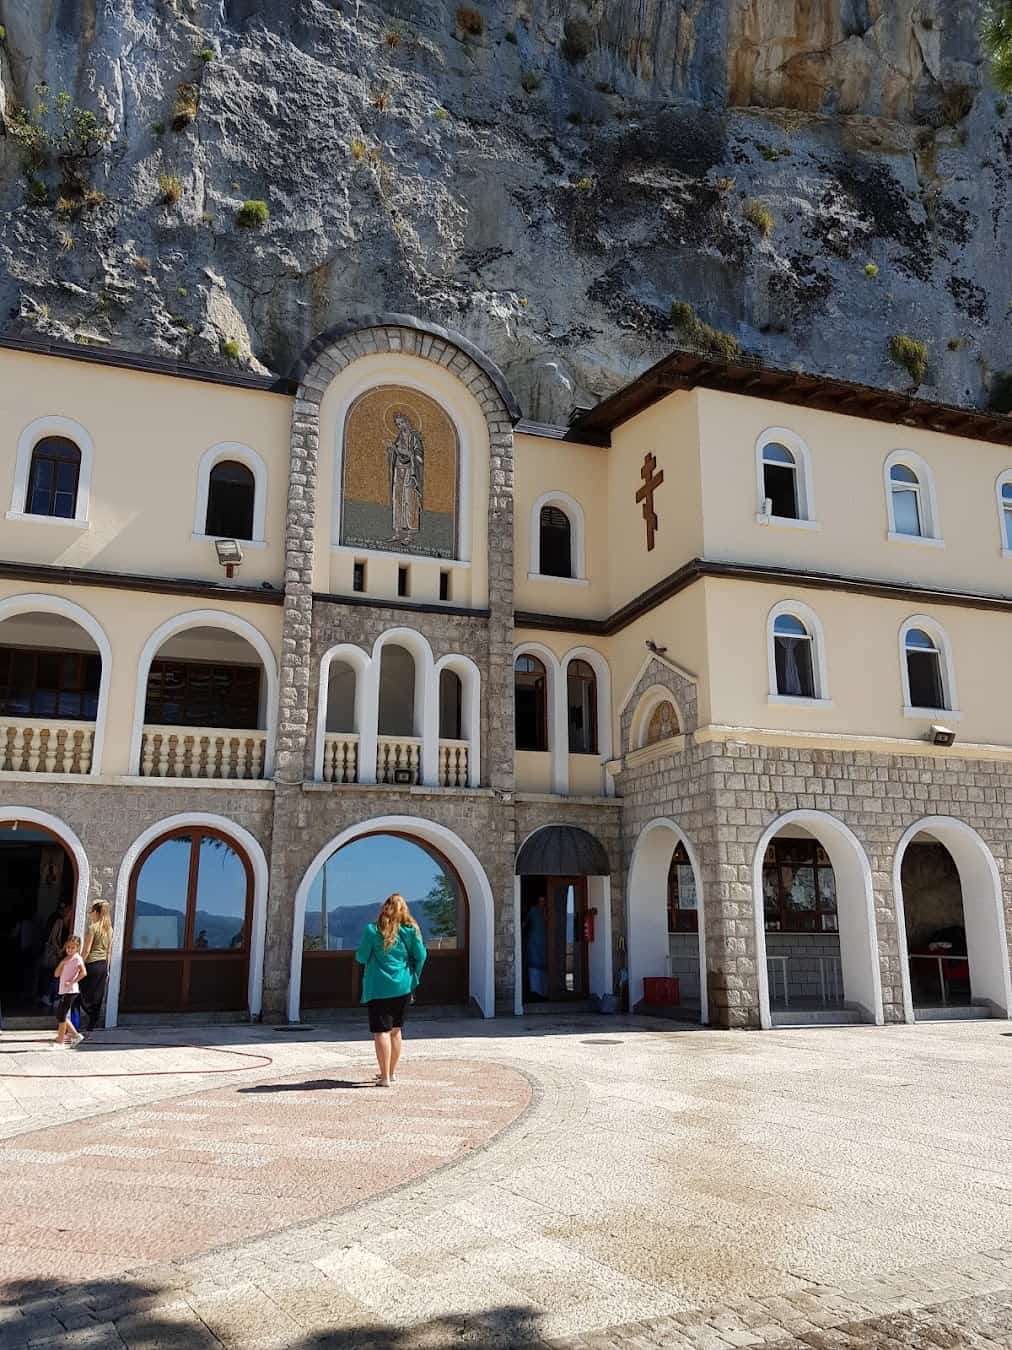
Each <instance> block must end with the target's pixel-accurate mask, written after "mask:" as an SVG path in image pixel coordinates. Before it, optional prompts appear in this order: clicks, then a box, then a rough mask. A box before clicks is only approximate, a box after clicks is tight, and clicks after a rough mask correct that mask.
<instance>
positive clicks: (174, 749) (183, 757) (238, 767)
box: [141, 726, 267, 778]
mask: <svg viewBox="0 0 1012 1350" xmlns="http://www.w3.org/2000/svg"><path fill="white" fill-rule="evenodd" d="M266 745H267V732H266V731H239V730H233V729H232V728H231V727H153V726H146V727H145V728H144V734H143V736H142V738H141V775H142V776H143V777H144V778H262V777H263V773H264V750H265V748H266Z"/></svg>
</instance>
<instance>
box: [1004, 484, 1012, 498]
mask: <svg viewBox="0 0 1012 1350" xmlns="http://www.w3.org/2000/svg"><path fill="white" fill-rule="evenodd" d="M1001 496H1002V501H1006V502H1012V483H1002V485H1001Z"/></svg>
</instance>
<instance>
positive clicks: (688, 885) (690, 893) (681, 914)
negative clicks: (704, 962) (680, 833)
mask: <svg viewBox="0 0 1012 1350" xmlns="http://www.w3.org/2000/svg"><path fill="white" fill-rule="evenodd" d="M668 932H669V933H698V932H699V901H698V898H697V896H696V874H695V873H694V872H693V870H692V863H690V862H689V855H688V853H686V851H685V845H684V844H682V843H679V845H678V847H677V848H676V849H675V851H674V853H673V854H672V855H671V865H670V866H669V868H668Z"/></svg>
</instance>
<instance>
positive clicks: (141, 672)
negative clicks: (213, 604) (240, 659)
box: [129, 609, 278, 783]
mask: <svg viewBox="0 0 1012 1350" xmlns="http://www.w3.org/2000/svg"><path fill="white" fill-rule="evenodd" d="M190 628H224V629H226V630H227V631H228V632H230V633H235V634H236V636H237V637H241V638H245V639H246V641H247V642H248V643H249V645H250V646H251V647H252V648H253V650H254V651H255V652H256V654H257V656H259V658H260V664H261V666H262V668H263V672H264V682H265V684H266V686H267V687H266V690H265V694H264V698H263V717H262V719H261V720H262V721H263V724H264V725H263V730H265V731H266V732H267V739H266V743H265V746H264V769H263V773H264V779H265V780H267V779H269V778H270V777H271V775H272V773H273V772H274V742H275V738H276V735H277V726H278V663H277V659H276V658H275V655H274V652H273V650H272V648H271V645H270V643H269V642H268V641H267V639H266V638H265V637H264V635H263V633H261V632H260V630H259V629H258V628H254V627H253V625H252V624H251V623H248V622H247V621H246V620H245V619H241V618H239V616H238V615H236V614H229V613H228V612H227V611H226V610H222V609H191V610H187V611H186V613H185V614H176V615H174V616H173V617H172V618H171V619H166V620H165V622H164V623H163V624H160V625H159V627H158V628H156V629H155V631H154V632H153V633H152V634H151V636H150V637H149V638H148V640H147V642H145V644H144V647H143V650H142V651H141V654H140V658H139V660H138V662H137V682H136V685H135V693H134V725H133V735H132V737H131V739H130V766H129V772H130V773H133V774H139V773H140V764H141V742H142V740H143V738H144V711H145V708H146V706H147V698H148V676H149V674H150V673H151V662H152V661H153V660H154V659H155V657H156V656H157V655H158V653H159V652H160V651H161V649H162V647H164V646H165V644H166V642H168V640H169V639H170V638H173V637H175V636H176V634H177V633H185V632H186V631H187V629H190ZM148 781H149V780H148V779H145V780H144V782H145V783H147V782H148Z"/></svg>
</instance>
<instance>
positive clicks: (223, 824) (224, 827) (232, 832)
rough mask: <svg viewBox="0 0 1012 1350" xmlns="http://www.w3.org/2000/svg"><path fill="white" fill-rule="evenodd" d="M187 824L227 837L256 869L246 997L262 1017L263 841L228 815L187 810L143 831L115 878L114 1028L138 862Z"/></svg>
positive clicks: (109, 1012)
mask: <svg viewBox="0 0 1012 1350" xmlns="http://www.w3.org/2000/svg"><path fill="white" fill-rule="evenodd" d="M188 825H207V826H209V827H210V828H211V829H214V830H218V831H220V833H221V834H223V835H226V836H227V837H228V838H230V839H232V840H234V842H235V843H236V844H237V845H238V846H239V847H240V848H241V849H242V850H243V851H244V852H245V854H246V857H247V858H248V859H249V863H250V866H251V867H252V869H253V920H252V927H251V932H250V954H249V977H248V981H247V997H248V1000H249V1012H250V1017H251V1018H252V1019H253V1020H254V1021H255V1020H256V1018H257V1017H258V1016H259V1015H260V1009H261V1004H262V993H263V977H264V942H265V936H266V929H267V877H268V871H267V856H266V854H265V853H264V850H263V847H262V846H261V844H260V841H259V840H258V839H256V838H255V836H254V835H252V834H250V832H249V830H247V829H245V828H244V827H243V826H242V825H237V824H236V822H235V821H234V820H230V819H229V818H228V816H220V815H214V814H212V813H210V812H207V811H184V812H182V813H180V814H179V815H175V816H166V817H165V818H164V819H162V820H158V821H155V823H154V824H153V825H149V826H148V827H147V829H146V830H143V831H142V832H141V833H140V834H139V835H138V836H137V838H136V839H135V840H134V841H133V843H132V844H131V845H130V847H129V848H128V849H127V851H126V853H125V854H124V855H123V861H122V863H121V864H120V869H119V875H118V876H117V878H116V898H115V901H114V903H113V946H112V956H111V959H110V961H109V991H108V994H107V995H106V1013H105V1024H106V1026H107V1027H114V1026H116V1023H117V1018H118V1016H119V992H120V984H121V981H122V976H123V940H124V936H125V933H124V930H125V928H126V917H127V895H128V893H129V890H130V878H131V877H132V876H133V871H134V868H135V867H136V865H137V859H138V858H139V857H140V856H141V854H142V853H143V852H144V850H145V849H146V848H147V846H148V844H150V843H153V842H154V840H156V839H159V838H160V837H161V836H162V835H166V834H170V833H171V832H172V831H173V830H178V829H184V828H185V827H186V826H188Z"/></svg>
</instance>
